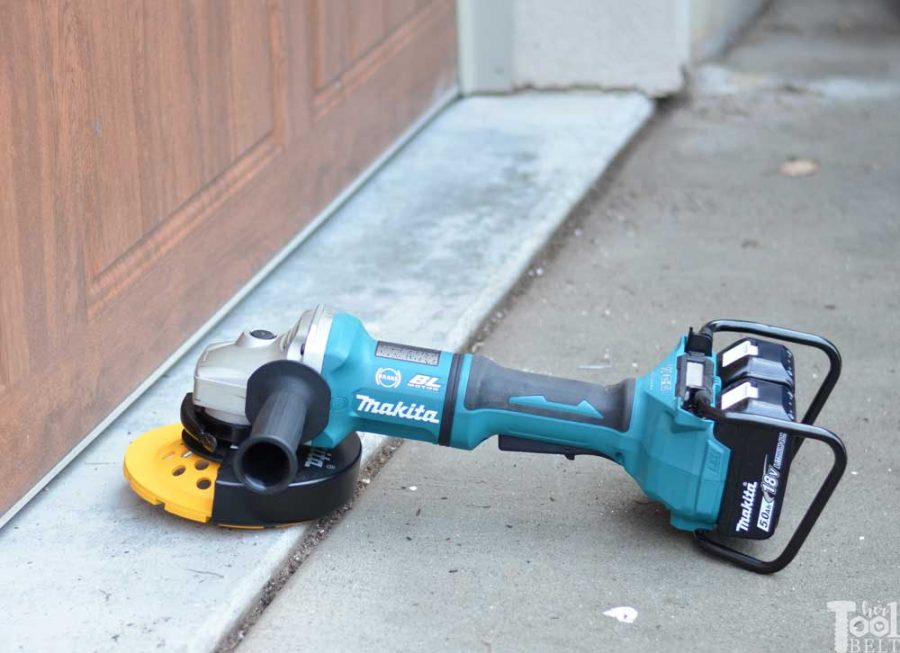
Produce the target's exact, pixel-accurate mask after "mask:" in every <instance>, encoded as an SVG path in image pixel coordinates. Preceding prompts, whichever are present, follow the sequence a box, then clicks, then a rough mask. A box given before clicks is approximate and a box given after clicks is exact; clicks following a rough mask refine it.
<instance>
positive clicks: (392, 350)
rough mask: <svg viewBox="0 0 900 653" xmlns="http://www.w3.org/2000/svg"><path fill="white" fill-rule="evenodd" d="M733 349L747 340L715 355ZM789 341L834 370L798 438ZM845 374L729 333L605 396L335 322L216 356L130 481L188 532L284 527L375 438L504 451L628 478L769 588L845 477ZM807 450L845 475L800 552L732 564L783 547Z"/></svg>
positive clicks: (775, 337) (309, 323) (832, 363)
mask: <svg viewBox="0 0 900 653" xmlns="http://www.w3.org/2000/svg"><path fill="white" fill-rule="evenodd" d="M719 332H736V333H741V334H744V335H745V336H746V337H744V338H743V339H740V340H738V341H736V342H733V343H732V344H730V345H729V346H727V347H726V348H725V349H724V350H723V351H721V352H718V353H714V348H713V339H714V336H715V334H716V333H719ZM762 338H766V339H762ZM775 341H779V342H775ZM781 342H788V343H794V344H798V345H804V346H809V347H813V348H816V349H819V350H821V351H822V352H824V353H825V354H826V356H827V357H828V360H829V370H828V373H827V374H826V375H825V377H824V380H823V381H822V383H821V385H820V387H819V388H818V390H817V391H816V394H815V395H814V396H813V399H812V401H811V402H810V406H809V408H808V410H807V411H806V414H805V415H804V416H803V418H802V419H801V420H800V421H797V419H796V417H795V414H794V411H795V400H794V385H795V378H796V377H795V373H794V357H793V354H792V353H791V350H790V349H788V348H787V347H786V346H784V345H783V344H780V343H781ZM840 367H841V359H840V355H839V353H838V351H837V349H836V348H835V347H834V345H832V344H831V343H830V342H829V341H827V340H825V339H824V338H821V337H819V336H815V335H811V334H806V333H800V332H797V331H792V330H790V329H784V328H779V327H772V326H765V325H762V324H758V323H755V322H744V321H736V320H716V321H713V322H710V323H708V324H706V325H705V326H703V327H702V328H701V329H700V330H698V331H693V330H689V331H688V333H687V334H686V335H685V336H683V337H682V338H681V340H680V341H679V342H678V345H677V346H676V347H675V350H674V351H673V352H672V353H671V354H669V355H668V356H667V357H666V358H665V360H663V361H662V363H660V364H659V365H658V366H657V367H656V368H655V369H654V370H652V371H651V372H650V373H649V374H647V375H646V376H643V377H640V378H637V379H628V380H625V381H622V382H621V383H617V384H616V385H611V386H603V385H599V384H595V383H587V382H584V381H576V380H569V379H560V378H554V377H550V376H544V375H540V374H532V373H528V372H520V371H516V370H511V369H507V368H505V367H501V366H500V365H498V364H496V363H494V362H492V361H491V360H489V359H488V358H485V357H483V356H478V355H472V354H456V353H452V352H445V351H437V350H434V349H426V348H422V347H413V346H409V345H401V344H396V343H393V342H386V341H376V340H375V339H373V338H372V337H371V336H369V334H368V333H367V332H366V330H365V328H364V327H363V325H362V323H361V322H360V320H359V319H357V318H356V317H354V316H353V315H350V314H348V313H340V312H332V311H330V310H329V309H327V308H325V307H323V306H319V307H318V308H316V309H315V310H310V311H306V312H305V313H303V315H302V316H301V318H300V320H299V321H298V322H297V323H296V324H295V325H294V326H293V327H292V328H291V329H290V330H289V331H287V332H286V333H283V334H281V335H275V334H274V333H272V332H270V331H266V330H253V331H246V332H244V333H242V334H241V335H240V336H239V337H238V338H237V340H235V341H234V342H225V343H218V344H213V345H210V346H209V347H207V348H206V350H205V351H204V352H203V355H202V356H201V357H200V360H199V361H198V363H197V368H196V372H195V375H194V388H193V392H192V393H189V394H187V396H185V398H184V401H183V403H182V405H181V424H177V425H173V426H166V427H162V428H159V429H156V430H154V431H150V432H148V433H146V434H144V435H143V436H141V437H140V438H138V439H137V440H135V441H134V442H133V443H132V444H131V445H130V447H129V448H128V451H127V453H126V455H125V475H126V477H127V478H128V480H129V481H130V483H131V486H132V488H134V490H135V492H137V493H138V494H139V495H140V496H141V497H143V498H144V499H146V500H147V501H149V502H151V503H153V504H159V503H162V504H164V505H165V509H166V510H168V511H169V512H171V513H174V514H176V515H179V516H181V517H185V518H188V519H193V520H196V521H200V522H206V521H212V522H214V523H217V524H220V525H223V526H234V527H244V528H246V527H257V528H258V527H264V526H277V525H282V524H291V523H296V522H300V521H304V520H309V519H315V518H318V517H321V516H323V515H326V514H327V513H329V512H330V511H332V510H334V509H335V508H338V507H340V506H341V505H343V504H345V503H346V502H347V501H348V500H349V499H350V498H351V497H352V496H353V494H354V492H355V489H356V476H357V473H358V470H359V464H360V453H361V447H360V440H359V437H358V436H357V435H356V433H357V432H359V431H368V432H372V433H381V434H385V435H391V436H396V437H400V438H408V439H412V440H421V441H423V442H430V443H433V444H439V445H443V446H446V447H456V448H459V449H474V448H475V447H476V446H478V445H479V444H481V443H482V442H484V441H485V440H487V439H488V438H491V437H493V436H495V435H496V436H497V442H498V444H499V446H500V449H502V450H503V451H517V452H529V453H540V454H560V455H563V456H566V457H568V458H570V459H571V458H573V457H574V456H578V455H593V456H601V457H603V458H607V459H609V460H611V461H613V462H616V463H618V464H620V465H622V466H623V467H624V468H625V470H626V471H627V472H628V473H629V474H630V475H631V476H632V477H633V478H634V480H635V481H637V483H638V485H640V487H641V489H642V490H643V491H644V492H645V493H646V494H647V496H648V497H650V498H651V499H653V500H655V501H658V502H660V503H662V504H663V505H664V506H665V507H666V508H667V509H668V510H669V512H670V513H671V523H672V526H674V527H675V528H678V529H681V530H686V531H691V532H693V533H694V535H695V539H696V541H697V543H698V544H699V545H700V546H701V547H702V548H703V549H705V550H706V551H708V552H710V553H712V554H715V555H717V556H720V557H722V558H725V559H726V560H729V561H730V562H732V563H735V564H737V565H739V566H741V567H744V568H746V569H750V570H752V571H756V572H760V573H771V572H774V571H777V570H779V569H782V568H783V567H784V566H785V565H787V564H788V563H789V562H790V561H791V560H792V559H793V558H794V556H795V555H796V554H797V551H798V550H799V549H800V547H801V545H802V544H803V542H804V540H805V539H806V536H807V535H808V534H809V531H810V529H811V528H812V526H813V524H814V523H815V521H816V520H817V519H818V517H819V514H820V513H821V512H822V509H823V508H824V506H825V504H826V502H827V501H828V499H829V498H830V496H831V494H832V492H833V491H834V489H835V486H836V485H837V483H838V481H839V480H840V477H841V474H842V473H843V471H844V468H845V466H846V462H847V455H846V451H845V449H844V445H843V443H842V442H841V440H840V438H838V437H837V436H836V435H835V434H834V433H832V432H831V431H828V430H826V429H824V428H821V427H818V426H813V422H814V420H815V419H816V417H817V416H818V414H819V412H820V411H821V409H822V406H823V405H824V404H825V402H826V401H827V399H828V396H829V394H830V393H831V390H832V388H833V387H834V385H835V383H836V382H837V379H838V376H839V374H840ZM806 439H812V440H819V441H821V442H824V443H825V444H826V445H827V446H828V447H829V448H830V450H831V452H832V453H833V464H832V466H831V469H830V471H829V472H828V475H827V476H826V478H825V480H824V482H823V484H822V485H821V487H820V488H819V489H818V491H817V493H816V495H815V497H814V499H813V501H812V503H811V505H810V506H809V508H808V509H807V511H806V513H805V515H804V516H803V518H802V519H801V520H800V522H799V525H798V526H797V528H796V530H795V531H794V533H793V535H792V536H791V537H790V539H789V541H788V544H787V545H786V546H785V548H784V550H783V551H782V552H781V553H780V554H779V555H778V556H777V557H776V558H774V559H771V560H765V561H764V560H760V559H757V558H755V557H753V556H751V555H749V554H747V553H744V552H741V551H738V550H737V549H735V548H732V546H731V545H730V544H728V543H726V541H725V540H724V539H723V538H729V539H733V538H745V539H751V540H762V539H766V538H768V537H771V536H772V534H773V533H774V532H775V529H776V527H777V526H778V520H779V515H780V513H781V508H782V503H783V501H784V496H785V488H786V486H787V481H788V472H789V470H790V467H791V461H792V460H793V458H794V455H795V454H796V453H797V450H798V449H799V447H800V445H801V444H802V443H803V441H804V440H806Z"/></svg>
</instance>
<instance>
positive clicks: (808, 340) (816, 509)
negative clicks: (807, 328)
mask: <svg viewBox="0 0 900 653" xmlns="http://www.w3.org/2000/svg"><path fill="white" fill-rule="evenodd" d="M718 332H732V333H744V334H750V335H757V336H763V337H766V338H772V339H775V340H781V341H783V342H791V343H795V344H800V345H805V346H807V347H812V348H814V349H818V350H819V351H822V352H824V353H825V355H826V356H828V361H829V369H828V374H826V375H825V378H824V379H823V381H822V384H821V385H820V386H819V389H818V391H817V392H816V394H815V396H814V397H813V400H812V402H811V403H810V405H809V408H808V409H807V411H806V414H805V415H804V416H803V419H802V420H801V421H800V422H792V421H788V420H781V419H775V418H771V417H762V416H757V415H746V414H742V413H735V412H730V411H727V410H725V411H723V410H720V409H719V408H716V407H715V406H714V405H713V403H712V397H711V396H709V394H708V393H706V392H699V393H697V394H696V395H694V396H693V397H692V399H691V400H690V402H689V405H688V407H689V408H690V409H691V410H693V411H694V412H695V413H697V414H698V415H700V416H702V417H705V418H707V419H710V420H713V421H714V422H716V424H723V425H729V426H737V427H741V426H743V427H748V428H753V429H764V430H770V431H774V432H776V433H785V434H786V435H787V436H788V437H790V438H791V439H792V441H793V442H794V447H793V452H792V454H791V456H792V457H793V455H796V452H797V450H799V448H800V445H801V444H802V443H803V441H804V440H806V439H811V440H818V441H820V442H824V443H825V444H827V445H828V446H829V447H830V448H831V452H832V454H833V455H834V462H833V464H832V466H831V470H830V471H829V472H828V475H827V476H826V477H825V481H824V482H823V483H822V486H821V487H820V488H819V490H818V492H816V495H815V497H814V498H813V500H812V503H811V504H810V506H809V508H807V510H806V514H804V515H803V518H802V519H801V520H800V523H799V524H798V525H797V529H796V530H795V531H794V534H793V535H792V536H791V538H790V540H789V541H788V543H787V545H786V546H785V547H784V550H782V552H781V553H780V554H779V555H778V556H777V557H776V558H773V559H772V560H760V559H759V558H755V557H753V556H751V555H749V554H747V553H744V552H742V551H738V550H737V549H733V548H731V547H729V546H727V545H725V544H723V543H722V542H720V541H717V540H716V539H714V538H713V535H712V534H713V533H714V531H707V530H698V531H694V538H695V541H696V542H697V544H698V545H699V546H700V548H702V549H704V550H705V551H708V552H709V553H711V554H713V555H715V556H718V557H720V558H724V559H726V560H728V561H729V562H732V563H734V564H736V565H737V566H739V567H743V568H744V569H749V570H750V571H755V572H757V573H760V574H772V573H775V572H776V571H779V570H781V569H783V568H784V567H786V566H787V565H788V564H789V563H790V562H791V560H793V559H794V556H796V555H797V552H798V551H799V550H800V547H801V546H803V543H804V541H805V540H806V537H807V536H808V535H809V532H810V531H811V530H812V527H813V525H814V524H815V523H816V520H817V519H818V518H819V515H820V514H821V513H822V510H823V509H824V508H825V504H826V503H828V500H829V499H830V498H831V494H832V493H833V492H834V489H835V487H836V486H837V484H838V481H840V479H841V475H842V474H843V473H844V469H845V468H846V466H847V451H846V449H845V448H844V443H843V442H842V441H841V439H840V438H839V437H838V436H837V435H835V434H834V433H832V432H831V431H829V430H828V429H824V428H822V427H820V426H813V422H814V421H815V420H816V418H817V417H818V416H819V413H820V412H821V410H822V407H823V406H824V405H825V402H826V401H828V397H829V395H830V394H831V391H832V389H833V388H834V386H835V384H836V383H837V380H838V377H839V376H840V374H841V355H840V353H839V352H838V350H837V348H836V347H835V346H834V345H833V344H832V343H831V342H829V341H828V340H826V339H825V338H822V337H821V336H817V335H814V334H810V333H803V332H801V331H793V330H791V329H785V328H782V327H774V326H768V325H765V324H760V323H757V322H746V321H743V320H713V321H712V322H709V323H707V324H706V325H704V326H703V328H702V329H700V332H699V333H700V335H702V336H704V337H705V338H707V339H709V341H710V343H712V338H713V334H715V333H718Z"/></svg>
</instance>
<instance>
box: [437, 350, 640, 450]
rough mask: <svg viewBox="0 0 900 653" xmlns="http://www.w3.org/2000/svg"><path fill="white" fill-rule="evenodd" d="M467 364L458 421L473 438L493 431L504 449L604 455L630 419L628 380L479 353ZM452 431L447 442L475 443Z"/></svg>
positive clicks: (630, 386) (631, 396)
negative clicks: (540, 370)
mask: <svg viewBox="0 0 900 653" xmlns="http://www.w3.org/2000/svg"><path fill="white" fill-rule="evenodd" d="M468 363H469V364H468V365H467V366H466V368H465V372H464V374H463V377H464V379H463V383H464V387H462V385H461V387H460V394H461V395H462V397H461V401H460V402H459V403H460V404H462V405H461V406H459V404H458V409H459V410H458V413H462V419H461V420H458V421H459V422H461V423H462V424H461V426H463V425H464V426H465V428H466V429H468V430H470V431H475V432H476V433H477V432H479V431H480V433H479V435H478V436H476V437H479V438H481V437H483V436H484V435H489V434H493V433H496V434H498V435H500V440H499V444H500V448H501V449H504V450H510V451H531V452H535V453H561V454H564V455H575V454H580V453H592V454H599V455H603V456H607V457H610V458H613V457H614V456H615V455H616V453H618V449H619V447H618V446H617V445H618V443H619V441H620V439H619V438H618V437H617V436H616V434H622V433H624V432H625V431H627V430H628V428H629V426H630V423H631V413H632V405H633V403H634V380H633V379H627V380H625V381H622V382H621V383H617V384H615V385H611V386H605V385H601V384H598V383H588V382H586V381H578V380H574V379H563V378H557V377H553V376H547V375H544V374H535V373H532V372H523V371H520V370H514V369H510V368H507V367H504V366H502V365H499V364H497V363H495V362H494V361H492V360H490V359H489V358H485V357H484V356H478V355H475V356H471V357H470V360H469V361H468ZM457 417H460V415H459V414H458V415H457ZM473 425H474V426H476V428H474V429H473ZM598 426H599V427H603V428H602V429H597V427H598ZM454 436H455V437H454V438H453V441H452V442H451V446H460V447H463V448H471V446H474V445H475V444H477V443H476V442H473V441H471V440H470V439H469V438H467V437H466V435H465V433H463V432H462V430H460V432H459V433H457V430H456V429H454Z"/></svg>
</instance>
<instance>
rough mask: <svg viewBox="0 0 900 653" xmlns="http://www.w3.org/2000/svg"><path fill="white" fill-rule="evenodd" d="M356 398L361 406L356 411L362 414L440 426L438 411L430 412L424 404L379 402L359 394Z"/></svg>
mask: <svg viewBox="0 0 900 653" xmlns="http://www.w3.org/2000/svg"><path fill="white" fill-rule="evenodd" d="M356 398H357V399H358V400H359V405H358V406H357V407H356V410H357V411H359V412H360V413H370V414H372V415H384V416H385V417H399V418H400V419H409V420H412V421H414V422H428V423H429V424H440V420H438V414H437V411H436V410H429V409H428V408H426V407H425V406H423V405H422V404H407V403H405V402H403V401H398V402H396V403H394V402H391V401H378V400H376V399H372V397H369V396H368V395H362V394H358V395H356Z"/></svg>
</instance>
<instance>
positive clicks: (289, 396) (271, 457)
mask: <svg viewBox="0 0 900 653" xmlns="http://www.w3.org/2000/svg"><path fill="white" fill-rule="evenodd" d="M330 403H331V391H330V390H329V388H328V384H327V383H326V382H325V380H324V379H323V378H322V377H321V376H320V375H319V374H318V373H317V372H316V371H315V370H313V369H311V368H309V367H307V366H305V365H303V364H302V363H297V362H294V361H285V360H281V361H272V362H270V363H266V364H265V365H263V366H261V367H260V368H259V369H257V370H256V371H255V372H254V373H253V374H252V375H251V376H250V379H249V380H248V381H247V399H246V408H245V410H246V413H247V419H249V420H250V424H251V427H250V436H249V437H248V438H247V439H246V440H244V442H243V443H241V445H240V447H238V450H237V452H236V453H235V456H234V471H235V474H236V475H237V477H238V478H239V479H240V480H241V482H242V483H243V484H244V485H245V486H247V487H248V488H249V489H251V490H253V491H254V492H259V493H262V494H275V493H277V492H280V491H282V490H284V489H285V488H286V487H287V486H288V485H289V484H290V482H291V480H292V479H293V478H294V476H295V475H296V473H297V471H298V461H297V449H298V448H299V447H300V443H301V442H306V441H308V440H311V439H312V438H314V437H315V436H316V435H318V434H319V433H321V432H322V429H324V428H325V426H326V425H327V424H328V407H329V405H330Z"/></svg>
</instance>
